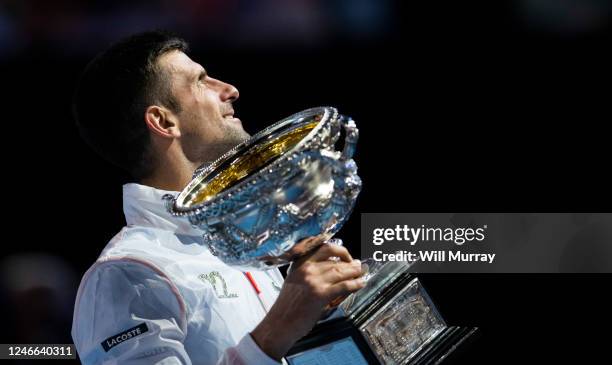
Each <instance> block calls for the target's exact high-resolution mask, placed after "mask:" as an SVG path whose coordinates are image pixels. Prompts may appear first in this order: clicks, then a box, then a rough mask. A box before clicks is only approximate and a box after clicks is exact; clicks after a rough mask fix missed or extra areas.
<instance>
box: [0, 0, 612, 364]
mask: <svg viewBox="0 0 612 365" xmlns="http://www.w3.org/2000/svg"><path fill="white" fill-rule="evenodd" d="M611 16H612V3H611V2H609V1H605V0H520V1H501V0H498V1H463V2H456V1H455V2H453V1H420V2H409V1H391V0H352V1H348V0H328V1H322V0H317V1H315V0H286V1H271V0H267V1H266V0H257V1H255V0H250V1H246V0H223V1H221V0H202V1H197V0H176V1H169V0H165V1H164V0H156V1H153V0H148V1H131V2H125V1H118V0H112V1H109V0H106V1H76V0H56V1H47V0H12V1H11V0H2V1H0V80H2V98H1V100H2V104H1V105H2V112H1V114H0V115H1V120H2V125H4V127H2V130H4V132H3V133H4V137H3V140H4V143H3V150H2V152H3V156H4V158H3V165H4V168H3V171H4V173H3V175H4V178H3V179H2V181H3V185H4V189H5V190H6V191H8V193H5V194H6V195H7V196H8V202H7V203H5V214H4V215H3V216H4V217H5V218H4V220H3V221H4V222H5V223H4V237H3V241H4V244H3V250H2V254H1V256H0V270H1V271H2V275H1V276H0V306H1V308H2V313H3V314H4V316H5V325H4V326H3V327H4V329H3V331H1V332H0V333H1V335H0V337H1V338H0V342H1V343H71V342H72V340H71V338H70V325H71V321H72V317H71V316H72V307H73V301H74V297H75V293H76V288H77V286H78V283H79V281H80V277H81V276H82V274H83V273H84V272H85V271H86V270H87V268H88V267H89V266H90V265H91V264H92V263H93V262H94V260H95V259H96V257H97V255H98V254H99V253H100V251H101V249H102V248H103V247H104V245H105V244H106V242H107V241H108V240H109V239H110V238H111V237H112V236H113V235H114V234H115V233H116V232H117V231H118V230H119V229H120V228H121V226H122V225H123V224H124V219H123V214H122V210H121V209H122V208H121V185H122V184H123V183H125V182H128V181H129V179H128V177H127V176H126V175H125V174H123V173H122V172H121V171H119V170H117V169H116V168H114V167H112V166H110V165H108V164H107V163H105V162H104V161H102V160H101V159H100V158H98V157H97V156H96V155H95V154H94V153H93V152H91V151H90V150H89V149H88V148H87V147H86V146H85V145H84V143H83V142H82V141H81V140H80V139H79V137H78V134H77V131H76V129H75V127H74V122H73V120H72V117H71V113H70V102H71V96H72V92H73V88H74V86H75V83H76V80H77V78H78V76H79V74H80V73H81V71H82V70H83V68H84V67H85V65H86V64H87V62H88V61H89V60H90V59H91V58H92V57H93V56H94V55H95V54H96V53H98V52H100V51H101V50H102V49H104V48H105V47H106V46H107V45H109V44H110V43H111V42H113V41H116V40H118V39H119V38H121V37H123V36H126V35H129V34H131V33H134V32H138V31H142V30H148V29H153V28H164V29H168V30H172V31H175V32H177V33H179V34H180V35H182V36H183V37H184V38H186V39H187V40H188V41H189V42H190V43H191V46H192V53H191V56H192V58H193V59H195V60H196V61H199V62H200V63H202V64H203V65H204V66H205V67H206V68H207V69H208V71H209V72H210V74H211V75H212V76H214V77H216V78H220V79H222V80H225V81H228V82H231V83H233V84H234V85H236V86H237V87H238V89H239V90H240V93H241V97H240V100H239V101H238V102H237V103H236V110H237V115H238V116H239V117H240V118H241V119H242V121H243V124H244V125H245V127H246V129H247V130H248V131H249V132H251V133H254V132H256V131H257V130H259V129H261V128H263V127H264V126H266V125H268V124H270V123H272V122H275V121H277V120H279V119H281V118H283V117H285V116H287V115H289V114H292V113H294V112H297V111H299V110H302V109H305V108H307V107H311V106H317V105H333V106H336V107H338V108H339V109H340V111H341V112H342V113H345V114H348V115H350V116H352V117H353V118H354V119H355V120H356V121H357V123H358V126H359V128H360V131H361V139H360V142H359V146H358V153H357V155H356V160H357V162H358V164H359V168H360V175H361V176H362V179H363V182H364V188H363V192H362V194H361V196H360V199H359V201H358V205H357V207H356V210H355V214H354V216H353V218H352V219H351V221H350V222H349V223H348V224H347V225H346V226H345V228H344V229H343V231H342V232H341V234H340V236H341V237H343V238H344V240H345V242H346V245H347V246H349V248H350V249H351V251H352V252H353V253H354V255H355V256H358V251H359V243H358V242H359V234H358V232H359V217H358V214H359V213H360V212H426V211H429V212H450V211H453V212H455V211H460V212H477V211H486V212H512V211H517V212H518V211H521V212H529V211H531V212H553V211H562V212H569V211H573V212H593V211H605V210H606V209H608V210H609V208H610V185H611V184H610V178H609V170H610V159H609V155H610V145H611V144H610V137H609V136H610V132H609V126H608V124H609V123H610V120H611V118H610V116H611V113H610V102H609V100H610V85H611V83H610V81H611V74H612V73H611V70H610V67H611V66H610V65H612V63H611V57H610V54H611V53H610V47H611V45H612V43H611V42H610V40H611V37H610V35H611V29H610V24H611V22H610V20H611ZM100 103H101V104H103V103H104V100H100ZM108 123H109V128H112V124H113V116H112V115H109V117H108ZM610 244H612V242H610ZM609 259H610V260H612V257H610V258H609ZM423 280H424V281H425V284H426V285H427V288H428V290H429V292H430V294H431V296H432V297H433V299H434V301H436V302H437V303H438V305H439V306H440V307H441V310H442V313H444V314H445V315H446V317H447V319H448V321H449V322H451V323H457V324H475V325H479V326H481V327H482V331H481V336H480V338H479V339H478V341H476V343H474V344H473V345H472V346H471V347H469V348H468V349H467V351H465V352H464V353H462V354H461V356H462V357H460V358H459V360H458V362H459V363H468V362H469V363H477V364H485V363H486V364H491V363H508V362H520V363H524V362H525V363H530V362H536V361H537V362H540V361H541V362H544V361H546V362H554V361H561V360H563V361H567V360H570V359H575V360H578V361H580V362H581V363H589V362H595V361H597V360H596V359H599V358H600V357H602V356H604V355H605V354H606V347H605V346H604V345H605V340H606V339H609V335H607V336H606V335H601V334H600V333H601V332H600V331H602V330H603V331H604V333H605V331H606V329H607V328H610V325H611V324H612V320H611V319H610V308H612V299H610V298H609V297H608V296H607V295H606V294H607V293H608V292H609V290H610V287H611V284H612V276H610V275H609V274H589V275H585V274H583V275H572V274H560V275H552V274H551V275H529V274H524V275H427V276H424V277H423ZM598 362H599V361H598Z"/></svg>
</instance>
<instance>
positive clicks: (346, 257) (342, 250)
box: [310, 243, 353, 262]
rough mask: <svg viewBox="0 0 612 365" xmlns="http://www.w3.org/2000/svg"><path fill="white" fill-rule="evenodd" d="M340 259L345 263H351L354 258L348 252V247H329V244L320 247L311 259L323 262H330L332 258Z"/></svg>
mask: <svg viewBox="0 0 612 365" xmlns="http://www.w3.org/2000/svg"><path fill="white" fill-rule="evenodd" d="M334 256H335V257H339V258H340V260H342V261H344V262H351V261H353V258H352V257H351V254H350V253H349V252H348V250H347V249H346V247H343V246H337V245H329V244H327V243H324V244H322V245H321V246H319V247H318V248H317V249H316V250H315V252H314V253H313V254H312V256H311V257H310V260H311V261H323V260H328V259H329V258H330V257H334Z"/></svg>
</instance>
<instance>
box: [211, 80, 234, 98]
mask: <svg viewBox="0 0 612 365" xmlns="http://www.w3.org/2000/svg"><path fill="white" fill-rule="evenodd" d="M215 81H216V82H217V83H218V84H219V96H220V98H221V101H224V102H226V101H229V102H234V101H236V99H238V96H240V93H239V92H238V89H237V88H236V87H235V86H234V85H232V84H228V83H227V82H223V81H221V80H216V79H215Z"/></svg>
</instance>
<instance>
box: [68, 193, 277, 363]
mask: <svg viewBox="0 0 612 365" xmlns="http://www.w3.org/2000/svg"><path fill="white" fill-rule="evenodd" d="M166 193H168V192H167V191H162V190H157V189H154V188H151V187H147V186H143V185H138V184H127V185H125V186H124V187H123V205H124V207H123V208H124V212H125V217H126V221H127V226H126V227H124V228H123V229H122V230H121V231H120V232H119V233H118V234H117V235H116V236H115V237H114V238H113V239H112V240H111V241H110V242H109V243H108V245H107V246H106V248H105V249H104V250H103V251H102V254H101V255H100V257H99V258H98V260H97V261H96V263H95V264H94V265H93V266H92V267H91V268H90V269H89V270H88V271H87V272H86V273H85V275H84V277H83V279H82V281H81V285H80V287H79V291H78V294H77V299H76V304H75V309H74V318H73V323H72V338H73V339H74V343H75V345H76V348H77V351H78V353H79V357H80V358H81V361H82V362H83V363H84V364H129V365H132V364H160V365H161V364H258V365H259V364H263V365H265V364H278V362H276V361H274V360H273V359H271V358H270V357H268V356H267V355H266V354H265V353H264V352H262V351H261V349H260V348H259V347H258V346H257V345H256V343H255V342H254V341H253V339H252V338H251V336H250V335H249V332H250V331H252V330H253V329H254V328H255V326H256V325H257V324H258V323H259V322H260V321H261V320H262V319H263V317H264V316H265V314H266V308H265V307H269V306H271V305H272V303H273V302H274V300H275V299H276V297H277V295H278V291H279V290H280V287H281V285H282V281H283V278H282V276H281V274H280V272H279V271H278V270H269V271H256V270H254V271H251V274H252V275H253V277H254V279H255V281H256V283H257V284H258V286H259V287H260V289H261V292H262V294H261V300H260V298H259V297H258V296H257V294H256V291H255V289H254V287H253V286H252V284H251V283H250V282H249V280H248V279H247V277H246V276H245V274H244V273H243V272H241V271H238V270H236V269H234V268H232V267H229V266H227V265H225V264H224V263H223V262H221V261H220V260H218V259H217V258H216V257H215V256H213V255H212V254H211V253H210V252H209V250H208V248H207V247H206V246H205V245H203V243H202V239H201V231H199V230H197V229H195V228H193V227H192V226H191V225H190V224H189V222H188V221H187V220H186V219H184V218H175V217H172V216H171V215H170V214H169V213H167V212H166V210H165V207H164V204H163V202H162V196H163V195H164V194H166ZM88 244H91V243H88Z"/></svg>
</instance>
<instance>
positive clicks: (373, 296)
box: [285, 266, 477, 365]
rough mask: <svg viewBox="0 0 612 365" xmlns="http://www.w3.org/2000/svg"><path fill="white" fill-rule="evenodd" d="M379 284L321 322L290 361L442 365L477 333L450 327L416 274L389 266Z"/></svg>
mask: <svg viewBox="0 0 612 365" xmlns="http://www.w3.org/2000/svg"><path fill="white" fill-rule="evenodd" d="M377 279H378V280H373V281H372V290H366V291H365V293H362V294H361V297H357V298H355V297H349V298H347V299H346V300H345V302H343V304H341V305H340V307H339V309H338V310H337V312H336V313H335V314H334V315H332V316H330V317H328V318H327V319H324V320H322V321H319V323H318V324H317V325H316V326H315V327H314V328H313V330H312V331H311V332H310V333H309V334H308V335H306V336H305V337H304V338H302V339H301V340H300V341H298V342H297V343H296V344H295V345H294V347H293V348H292V349H291V350H290V351H289V352H288V354H287V356H286V357H285V359H286V360H287V362H288V363H289V364H290V365H302V364H309V365H319V364H320V365H328V364H334V365H340V364H351V365H352V364H358V365H361V364H419V365H423V364H439V363H441V362H443V361H446V360H448V359H449V358H450V357H452V356H451V355H453V353H455V351H456V350H457V349H458V348H459V346H460V345H462V344H463V343H464V342H465V341H466V340H467V339H469V338H473V337H472V335H473V334H474V333H476V331H477V328H475V327H457V326H448V325H447V324H446V322H445V321H444V320H443V318H442V317H441V316H440V314H439V313H438V311H437V309H436V307H435V305H434V304H433V302H432V301H431V299H430V298H429V296H428V295H427V293H426V292H425V289H424V288H423V287H422V285H421V283H420V282H419V280H418V278H416V277H415V276H414V275H412V274H410V273H407V272H401V273H399V274H398V271H397V270H395V268H394V267H392V266H387V267H386V268H383V269H382V270H381V274H379V276H378V278H377ZM383 281H384V285H381V284H380V283H381V282H383ZM366 289H367V287H366ZM362 290H363V289H362ZM355 303H359V305H355Z"/></svg>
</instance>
